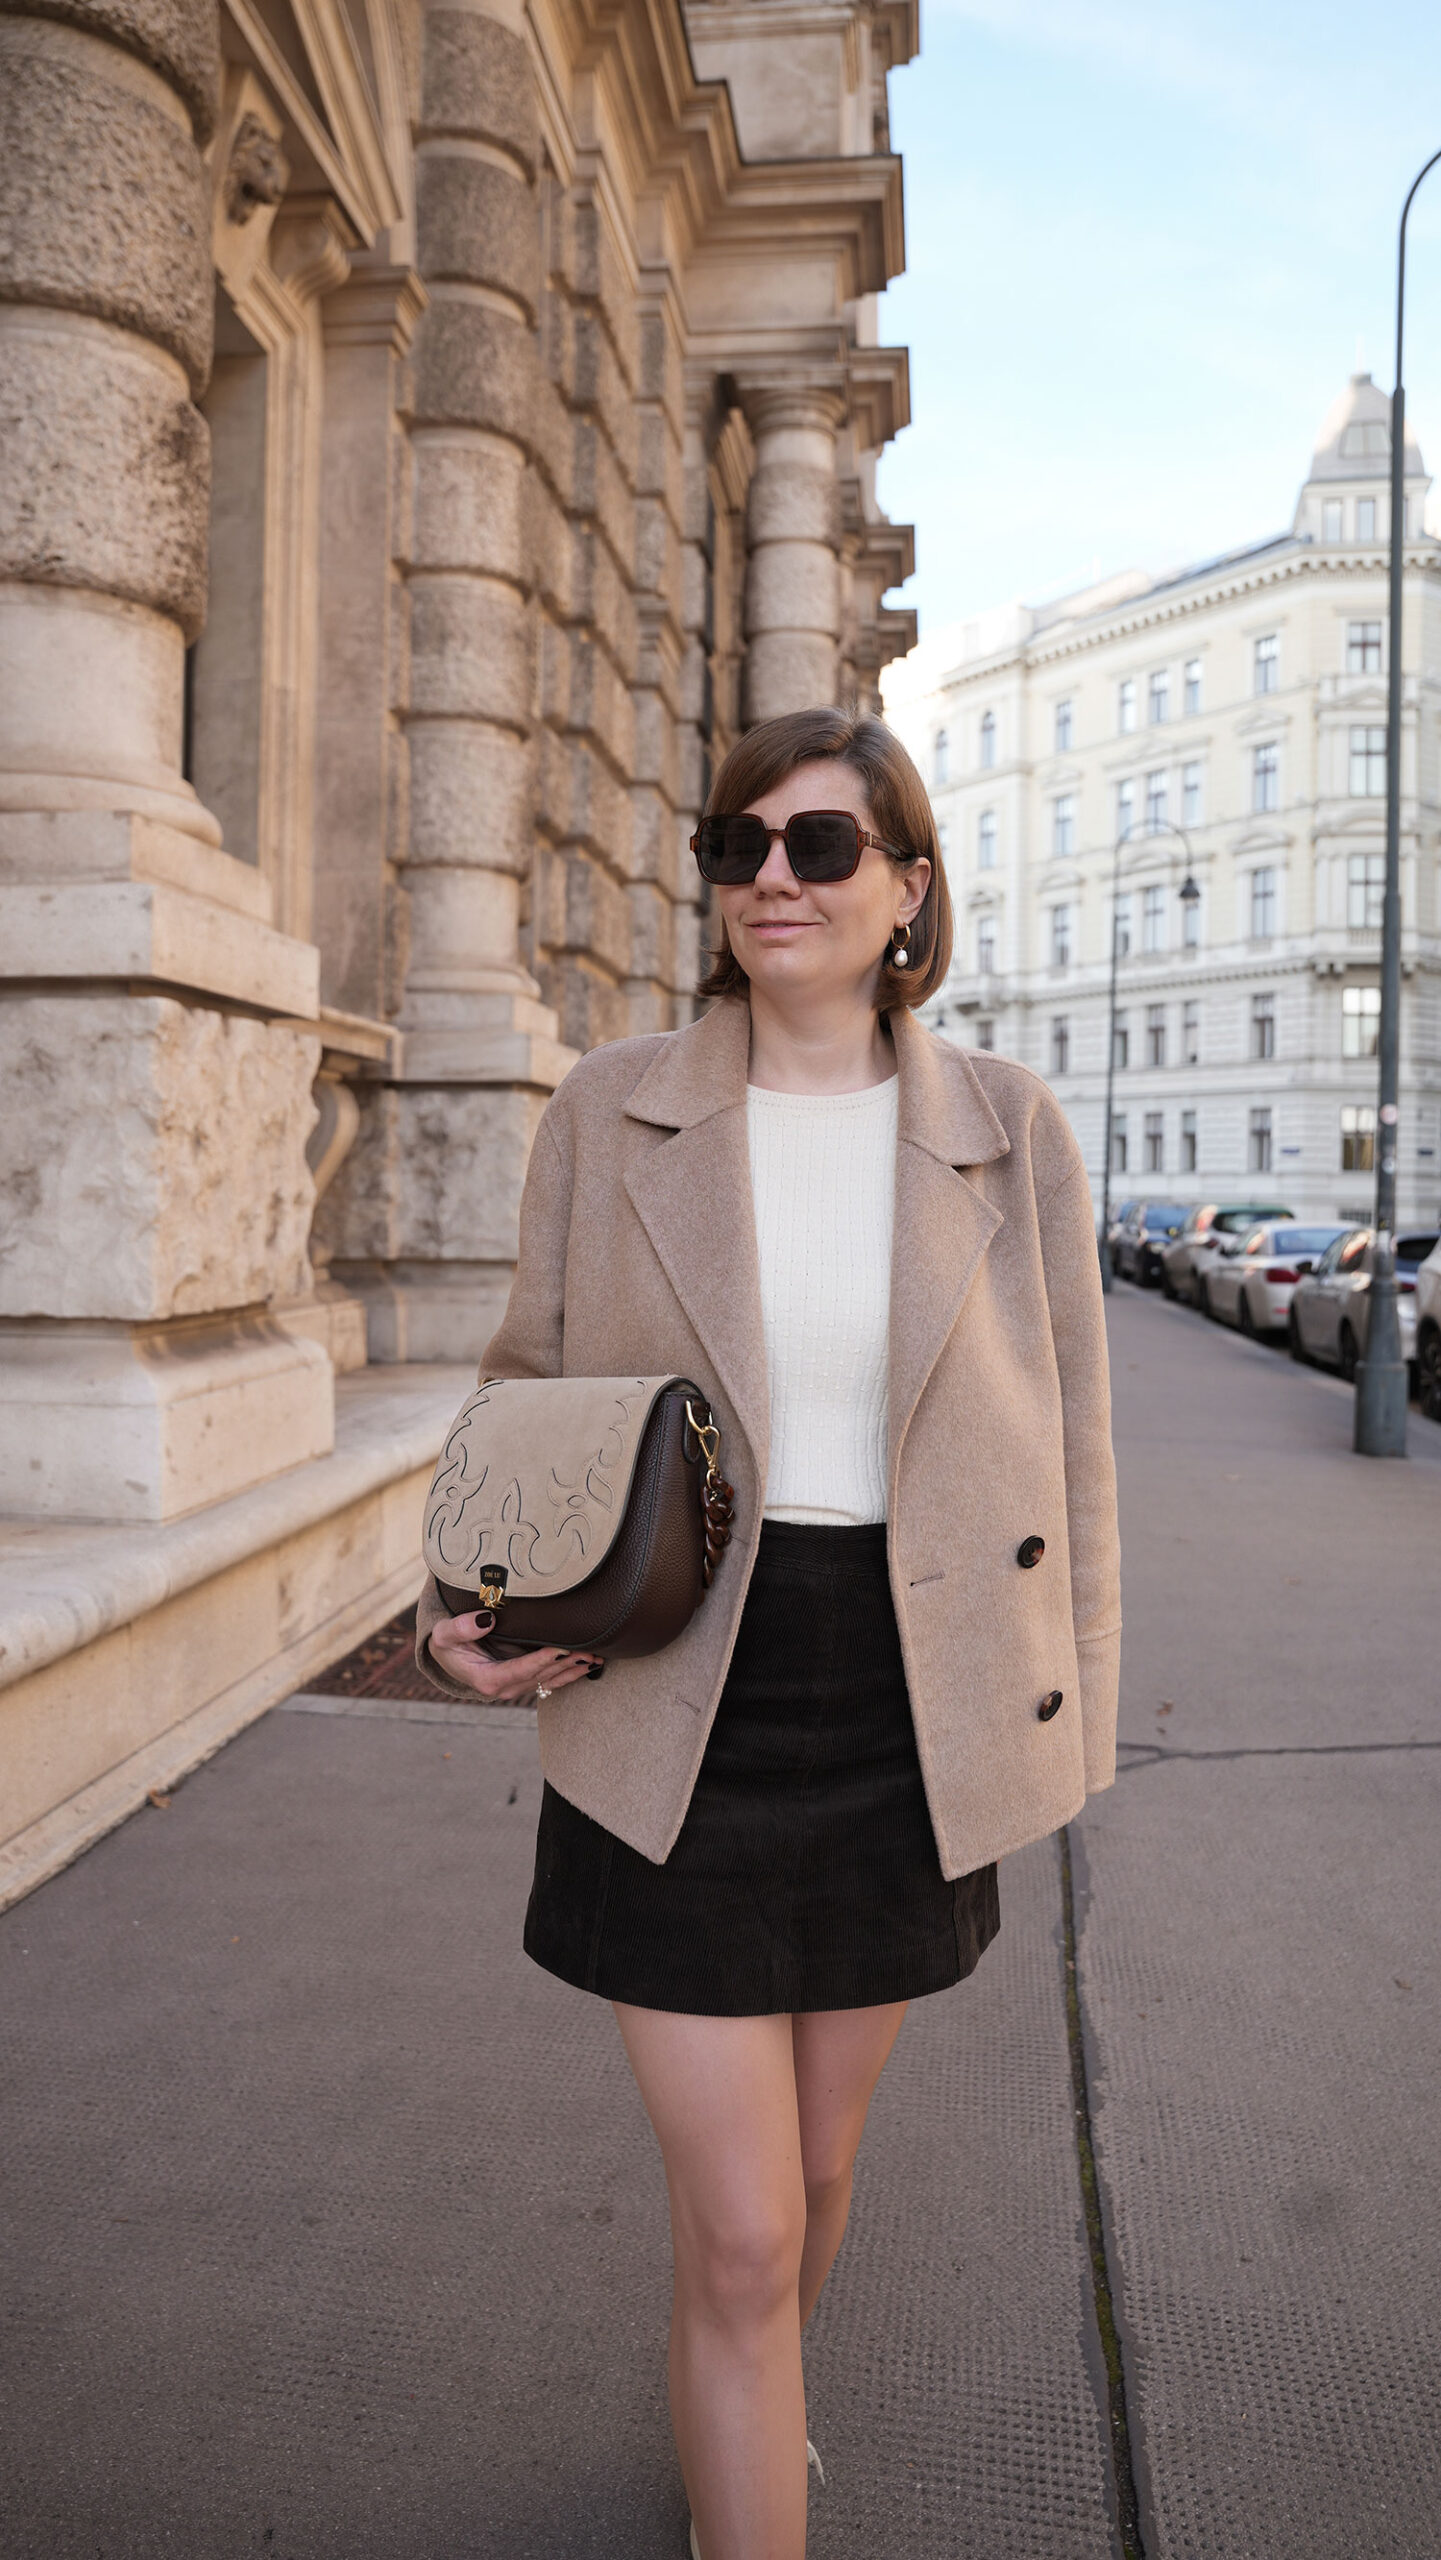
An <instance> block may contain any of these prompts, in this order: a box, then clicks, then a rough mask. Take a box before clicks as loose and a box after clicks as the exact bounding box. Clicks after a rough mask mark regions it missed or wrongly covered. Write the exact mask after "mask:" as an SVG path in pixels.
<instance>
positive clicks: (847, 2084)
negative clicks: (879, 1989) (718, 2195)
mask: <svg viewBox="0 0 1441 2560" xmlns="http://www.w3.org/2000/svg"><path fill="white" fill-rule="evenodd" d="M905 2014H906V2004H905V2002H904V2000H897V2001H893V2002H891V2003H889V2004H888V2005H887V2006H886V2007H884V2008H878V2009H813V2010H810V2011H808V2012H806V2013H805V2014H804V2015H802V2016H798V2017H795V2018H793V2019H792V2020H791V2035H792V2044H793V2050H794V2054H795V2075H796V2107H797V2113H798V2115H799V2118H800V2128H801V2175H802V2177H803V2178H804V2180H805V2190H806V2237H805V2246H804V2248H803V2249H802V2251H801V2279H800V2305H801V2326H802V2327H804V2326H805V2323H806V2322H807V2320H809V2318H810V2316H811V2313H812V2312H813V2311H814V2309H815V2307H816V2303H817V2301H818V2299H819V2297H820V2290H821V2287H822V2285H823V2284H824V2283H825V2280H826V2278H827V2276H828V2275H829V2274H830V2271H831V2267H832V2264H833V2263H834V2260H835V2255H836V2251H837V2250H838V2249H839V2247H840V2245H841V2241H842V2240H843V2238H844V2237H845V2228H846V2218H847V2216H848V2214H849V2213H850V2209H851V2178H852V2173H853V2171H854V2169H855V2163H856V2153H857V2151H858V2150H859V2149H860V2141H861V2135H862V2133H863V2132H864V2131H865V2122H866V2112H867V2109H868V2108H869V2106H870V2103H871V2098H872V2096H873V2095H874V2092H875V2086H876V2082H877V2081H878V2080H879V2078H880V2076H881V2073H882V2071H883V2070H884V2069H885V2066H886V2063H887V2061H888V2060H889V2058H890V2053H891V2048H892V2046H893V2045H894V2043H895V2040H896V2038H897V2036H898V2035H899V2034H900V2031H901V2021H902V2019H903V2018H904V2017H905Z"/></svg>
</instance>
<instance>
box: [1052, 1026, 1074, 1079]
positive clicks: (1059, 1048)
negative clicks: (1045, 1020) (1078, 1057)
mask: <svg viewBox="0 0 1441 2560" xmlns="http://www.w3.org/2000/svg"><path fill="white" fill-rule="evenodd" d="M1070 1071H1071V1017H1070V1015H1069V1014H1068V1013H1053V1014H1052V1016H1051V1073H1052V1075H1053V1076H1064V1075H1069V1074H1070Z"/></svg>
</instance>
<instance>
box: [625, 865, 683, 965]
mask: <svg viewBox="0 0 1441 2560" xmlns="http://www.w3.org/2000/svg"><path fill="white" fill-rule="evenodd" d="M626 898H627V902H628V904H629V907H630V976H631V977H632V979H635V978H652V979H654V980H655V981H656V982H657V983H658V984H659V985H661V986H668V985H669V984H670V982H671V978H672V976H673V974H674V969H675V908H674V907H673V906H672V904H671V902H670V900H669V898H667V897H665V896H664V895H663V894H662V892H661V891H660V890H659V889H658V888H656V887H655V885H654V883H653V882H651V881H649V880H637V881H636V882H634V883H633V885H632V886H631V887H630V888H629V889H628V890H627V892H626Z"/></svg>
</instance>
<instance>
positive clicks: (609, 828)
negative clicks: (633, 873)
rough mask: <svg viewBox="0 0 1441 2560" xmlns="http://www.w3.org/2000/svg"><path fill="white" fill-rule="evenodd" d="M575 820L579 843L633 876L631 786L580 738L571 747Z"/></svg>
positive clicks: (624, 876) (614, 869) (626, 875)
mask: <svg viewBox="0 0 1441 2560" xmlns="http://www.w3.org/2000/svg"><path fill="white" fill-rule="evenodd" d="M571 822H572V831H573V834H574V836H575V838H576V840H577V842H579V843H581V844H584V845H587V846H589V847H591V848H592V850H593V851H594V852H596V853H597V854H599V855H601V856H602V857H603V859H604V860H605V861H606V862H608V863H609V865H610V867H611V869H612V870H613V871H615V872H617V873H619V875H620V876H621V878H622V879H628V878H629V876H630V868H631V835H632V824H633V822H632V817H631V802H630V790H629V787H628V785H627V784H626V783H623V782H621V781H620V779H619V778H618V776H617V775H616V774H615V773H614V772H613V771H612V770H611V768H610V766H609V765H608V764H606V762H605V761H604V759H603V758H602V757H601V756H599V755H597V753H596V752H595V749H594V748H593V747H590V746H587V745H585V744H584V743H583V742H582V741H579V740H577V741H576V742H575V743H574V744H573V745H572V748H571Z"/></svg>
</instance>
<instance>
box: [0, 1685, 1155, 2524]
mask: <svg viewBox="0 0 1441 2560" xmlns="http://www.w3.org/2000/svg"><path fill="white" fill-rule="evenodd" d="M537 1792H538V1782H537V1779H536V1776H535V1768H534V1742H533V1739H532V1738H531V1736H530V1735H529V1734H528V1733H527V1732H524V1731H520V1730H517V1728H516V1725H515V1723H514V1722H513V1721H511V1720H509V1719H508V1720H507V1721H506V1722H505V1723H503V1724H497V1725H496V1726H494V1727H483V1726H482V1727H477V1726H474V1725H457V1726H450V1727H446V1726H437V1725H433V1724H429V1723H424V1724H419V1723H413V1722H407V1721H401V1720H396V1721H394V1722H388V1721H386V1720H385V1719H384V1718H383V1717H382V1716H379V1715H374V1714H372V1715H365V1716H359V1717H349V1716H346V1715H343V1714H340V1715H334V1714H307V1715H294V1716H288V1715H276V1716H272V1717H269V1718H267V1719H266V1720H265V1721H264V1722H263V1723H261V1724H260V1725H258V1726H256V1727H254V1728H253V1729H252V1730H251V1731H250V1732H248V1733H247V1734H245V1735H243V1736H242V1737H241V1738H240V1740H239V1741H238V1742H237V1743H236V1744H234V1745H233V1746H232V1747H231V1749H230V1750H228V1751H227V1752H225V1753H224V1754H222V1755H221V1757H220V1758H219V1759H217V1760H216V1761H214V1762H212V1763H211V1764H210V1765H209V1766H208V1767H207V1768H205V1769H203V1770H201V1771H199V1772H198V1773H197V1775H196V1776H195V1777H194V1778H193V1779H191V1780H190V1782H189V1783H188V1784H187V1785H186V1786H185V1787H183V1788H182V1789H180V1790H179V1791H178V1792H177V1793H176V1795H175V1797H174V1800H173V1802H172V1804H171V1805H170V1807H169V1809H168V1811H163V1812H162V1811H159V1810H151V1811H146V1812H145V1813H143V1814H141V1815H140V1816H138V1817H137V1818H136V1819H135V1820H134V1821H132V1822H131V1823H129V1824H128V1825H126V1827H125V1828H124V1829H123V1830H122V1831H120V1832H118V1833H116V1834H115V1835H113V1836H112V1837H111V1838H110V1839H109V1840H107V1841H105V1842H103V1843H102V1844H101V1845H100V1847H99V1848H97V1849H96V1850H94V1851H93V1852H92V1853H91V1854H90V1855H89V1856H88V1857H87V1858H85V1859H83V1860H82V1861H81V1862H80V1863H79V1864H78V1865H77V1866H76V1867H74V1868H72V1869H71V1870H69V1871H68V1872H67V1873H66V1874H64V1875H62V1876H60V1877H58V1878H56V1879H55V1881H54V1882H53V1883H51V1884H50V1885H48V1886H46V1887H45V1888H44V1889H43V1890H42V1891H41V1892H39V1893H38V1894H36V1895H34V1896H33V1897H32V1898H31V1899H30V1900H29V1901H27V1902H25V1903H22V1904H21V1905H19V1906H18V1907H17V1908H16V1909H15V1910H14V1911H12V1912H11V1913H10V1914H8V1915H7V1916H6V1918H5V1920H4V1921H3V1923H0V1951H3V1957H4V1961H5V1972H6V1989H5V1994H4V2005H5V2010H6V2025H5V2034H6V2045H7V2068H6V2072H5V2075H4V2079H3V2082H0V2158H3V2160H4V2162H5V2176H4V2179H3V2182H0V2183H3V2207H0V2209H3V2212H4V2214H5V2217H6V2220H7V2222H8V2226H9V2227H8V2230H7V2232H6V2235H5V2264H6V2271H7V2274H6V2304H5V2319H6V2325H7V2331H8V2345H7V2349H6V2366H7V2372H6V2381H5V2389H4V2392H3V2394H0V2438H3V2440H4V2441H3V2445H0V2468H3V2472H4V2478H5V2500H4V2504H5V2530H4V2549H5V2554H6V2560H82V2555H83V2560H95V2555H97V2554H99V2555H103V2560H155V2555H160V2554H169V2553H174V2554H176V2555H179V2560H238V2555H241V2554H244V2553H249V2552H255V2553H257V2554H259V2555H261V2556H262V2560H471V2555H481V2554H485V2555H497V2560H582V2556H583V2560H681V2555H682V2554H683V2552H684V2549H685V2510H684V2500H683V2496H682V2492H681V2487H680V2482H679V2479H678V2476H677V2472H676V2467H675V2461H674V2455H673V2452H672V2450H671V2446H670V2438H669V2426H668V2421H667V2416H666V2411H665V2402H664V2355H665V2327H666V2318H667V2311H668V2293H669V2260H668V2243H667V2238H666V2228H665V2205H664V2192H663V2183H662V2179H661V2175H660V2169H659V2164H658V2160H657V2157H656V2154H655V2151H654V2146H653V2144H652V2140H651V2136H650V2132H649V2128H648V2126H647V2125H646V2122H645V2118H644V2115H643V2112H642V2110H641V2107H640V2103H639V2100H638V2098H637V2096H636V2093H635V2090H634V2087H633V2085H632V2083H631V2080H630V2077H629V2073H628V2071H627V2069H626V2066H625V2063H624V2060H623V2057H622V2055H621V2052H620V2048H619V2044H618V2040H617V2038H616V2036H615V2032H614V2027H613V2024H612V2021H611V2018H610V2014H609V2011H608V2010H607V2009H606V2008H605V2007H604V2006H603V2005H602V2004H601V2003H599V2002H597V2001H592V2000H589V1999H587V1998H585V1997H584V1996H583V1995H580V1994H577V1993H575V1992H572V1991H570V1990H568V1989H566V1988H565V1987H563V1986H562V1985H560V1984H558V1983H554V1982H552V1981H550V1980H549V1978H548V1977H546V1976H545V1975H543V1974H541V1973H539V1972H538V1971H536V1969H535V1968H534V1967H532V1966H530V1965H529V1964H527V1963H526V1961H525V1959H524V1957H523V1956H522V1955H521V1953H520V1948H519V1924H520V1916H521V1910H522V1907H523V1902H524V1896H525V1890H526V1885H527V1881H528V1871H529V1860H530V1849H531V1838H532V1834H533V1827H534V1817H535V1811H536V1800H537ZM1002 1895H1003V1907H1004V1924H1003V1928H1002V1933H1001V1937H1000V1939H999V1940H998V1942H997V1944H996V1946H995V1947H994V1948H992V1950H991V1951H990V1953H989V1954H988V1955H987V1957H986V1959H985V1961H984V1963H983V1965H982V1967H981V1969H980V1972H979V1973H978V1974H977V1975H976V1976H975V1978H974V1979H973V1981H972V1982H971V1983H969V1984H966V1985H963V1986H961V1987H960V1988H959V1989H958V1990H957V1991H956V1992H955V1993H953V1994H948V1995H946V1996H945V1997H943V1998H942V1999H939V2000H935V2001H931V2002H927V2003H923V2004H920V2005H919V2006H918V2008H917V2010H916V2012H915V2013H914V2015H913V2017H912V2019H911V2021H910V2022H909V2024H908V2027H907V2030H906V2033H905V2035H904V2037H903V2039H902V2043H901V2046H900V2048H899V2050H898V2052H897V2055H896V2057H895V2059H894V2061H893V2063H892V2065H891V2069H890V2071H889V2073H888V2075H887V2077H886V2080H885V2081H884V2082H883V2084H882V2090H881V2094H880V2097H879V2099H878V2101H877V2105H876V2109H875V2113H874V2118H873V2131H872V2136H871V2139H870V2142H869V2145H868V2149H867V2152H866V2154H865V2156H864V2166H863V2172H862V2177H861V2181H860V2188H859V2193H858V2198H857V2208H856V2217H855V2222H854V2225H853V2233H852V2238H851V2240H850V2241H849V2243H848V2245H847V2249H846V2252H845V2254H844V2256H843V2259H842V2262H841V2266H840V2269H839V2270H838V2272H837V2276H836V2278H835V2282H834V2291H833V2293H832V2294H831V2295H830V2296H829V2297H828V2299H827V2302H826V2304H825V2305H824V2307H823V2310H822V2312H821V2314H820V2315H819V2317H818V2320H817V2323H816V2327H815V2329H814V2331H813V2342H812V2344H811V2347H810V2350H809V2364H810V2372H811V2401H812V2422H813V2432H814V2433H816V2434H817V2436H818V2437H819V2438H820V2440H821V2442H822V2445H823V2449H824V2453H825V2458H826V2462H827V2469H828V2480H829V2485H828V2486H827V2488H826V2489H825V2490H824V2491H823V2492H822V2491H820V2490H817V2491H816V2493H815V2495H814V2497H813V2500H812V2518H813V2525H812V2537H811V2548H812V2551H813V2553H814V2554H815V2555H816V2560H842V2555H853V2556H854V2560H860V2555H862V2554H864V2555H865V2560H889V2555H891V2554H893V2553H894V2554H902V2553H904V2554H906V2555H911V2554H914V2555H916V2560H942V2555H944V2560H961V2555H963V2554H974V2555H976V2560H1005V2555H1008V2554H1015V2555H1018V2560H1019V2556H1020V2555H1025V2560H1034V2555H1037V2554H1040V2553H1042V2552H1044V2553H1045V2554H1047V2555H1052V2554H1054V2555H1055V2560H1091V2556H1092V2555H1095V2560H1106V2555H1107V2554H1108V2552H1109V2548H1110V2545H1109V2538H1108V2533H1107V2528H1106V2523H1105V2466H1104V2442H1103V2431H1102V2426H1101V2421H1100V2417H1099V2413H1098V2406H1097V2401H1096V2397H1095V2392H1094V2388H1093V2384H1092V2379H1091V2375H1090V2372H1089V2370H1088V2367H1087V2364H1086V2359H1085V2349H1084V2334H1085V2324H1086V2311H1087V2297H1086V2269H1085V2260H1084V2254H1083V2249H1082V2243H1081V2235H1080V2217H1079V2209H1078V2198H1077V2190H1076V2175H1075V2165H1074V2153H1073V2149H1072V2146H1071V2140H1070V2124H1069V2095H1068V2086H1067V2080H1066V2055H1065V2044H1064V2036H1063V2032H1062V2022H1061V2011H1060V1999H1059V1975H1058V1956H1057V1950H1056V1946H1055V1943H1054V1931H1055V1925H1056V1916H1057V1909H1058V1899H1057V1885H1056V1873H1055V1852H1054V1848H1053V1847H1050V1846H1046V1847H1043V1848H1041V1849H1038V1850H1035V1851H1031V1852H1028V1853H1027V1854H1026V1855H1025V1856H1024V1857H1022V1858H1020V1859H1017V1860H1013V1861H1011V1862H1010V1863H1009V1864H1008V1866H1007V1868H1006V1870H1005V1871H1004V1874H1003V1880H1002Z"/></svg>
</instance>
